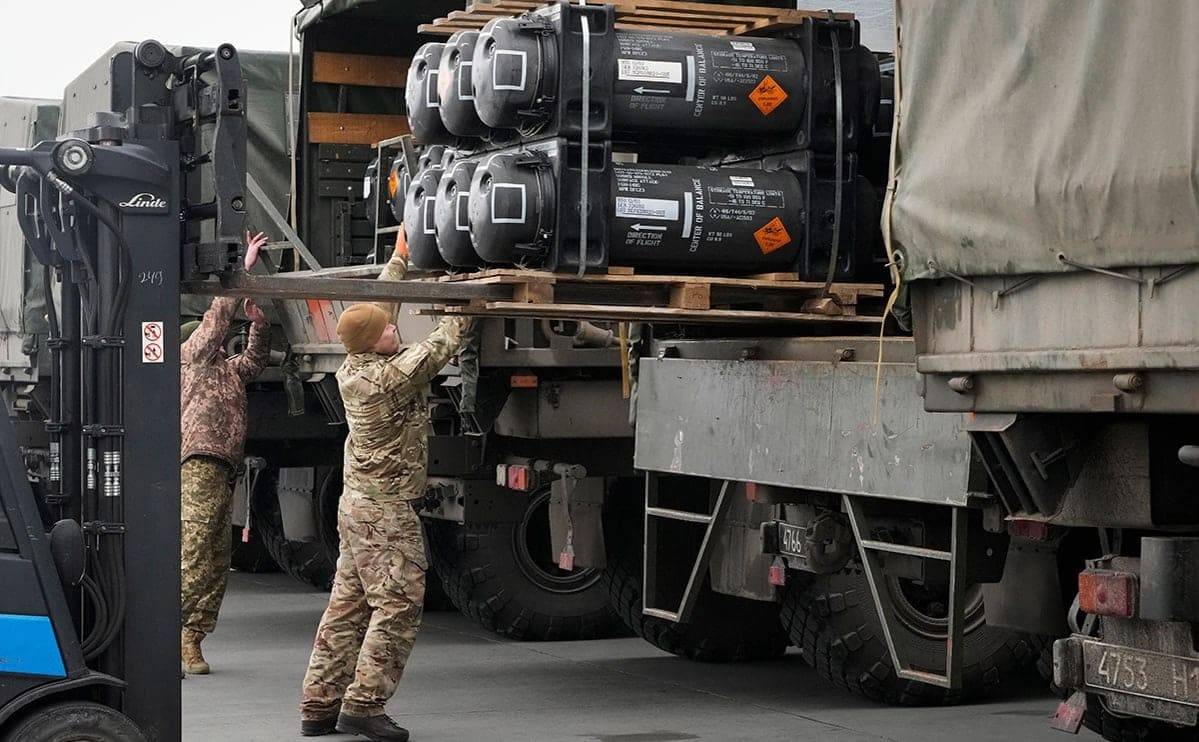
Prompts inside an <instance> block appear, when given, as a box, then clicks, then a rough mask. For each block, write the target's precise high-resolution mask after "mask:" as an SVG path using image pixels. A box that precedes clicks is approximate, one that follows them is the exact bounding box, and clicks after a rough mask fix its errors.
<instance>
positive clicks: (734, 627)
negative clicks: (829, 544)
mask: <svg viewBox="0 0 1199 742" xmlns="http://www.w3.org/2000/svg"><path fill="white" fill-rule="evenodd" d="M611 541H612V542H613V548H612V549H610V550H609V552H608V569H606V570H605V571H604V581H605V583H606V584H607V588H608V599H609V600H610V601H611V604H612V608H613V610H615V611H616V614H617V615H618V616H620V619H621V620H622V621H624V623H625V625H626V626H628V627H629V628H630V629H632V631H633V633H634V634H636V635H637V636H640V637H641V638H642V639H645V640H646V641H647V642H649V643H650V644H652V645H654V646H655V647H657V648H658V649H661V650H662V651H664V652H670V653H671V654H675V655H678V656H680V657H686V658H687V659H690V660H696V661H698V662H741V661H755V660H770V659H776V658H778V657H781V656H783V653H784V652H786V651H787V646H788V644H789V643H790V642H789V641H788V638H787V632H786V631H784V630H783V627H782V624H781V623H780V622H779V604H778V603H766V602H763V601H758V600H749V599H747V598H738V597H734V596H732V595H723V594H721V593H718V592H716V591H714V590H712V587H711V584H710V581H709V579H708V578H705V579H704V582H703V586H702V587H701V588H700V594H699V595H698V596H697V597H696V601H695V607H694V609H693V610H692V613H691V620H690V621H688V622H687V623H674V622H671V621H666V620H663V619H661V618H655V617H652V616H646V615H645V614H644V613H642V610H641V609H642V595H643V590H642V584H641V548H640V546H639V545H637V546H636V547H634V546H633V545H632V544H630V542H629V541H628V540H616V539H612V540H611Z"/></svg>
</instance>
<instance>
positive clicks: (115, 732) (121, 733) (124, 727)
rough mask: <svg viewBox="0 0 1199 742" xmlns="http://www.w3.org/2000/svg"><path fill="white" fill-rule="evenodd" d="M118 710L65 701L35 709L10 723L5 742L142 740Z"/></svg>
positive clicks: (93, 704)
mask: <svg viewBox="0 0 1199 742" xmlns="http://www.w3.org/2000/svg"><path fill="white" fill-rule="evenodd" d="M145 740H146V737H145V735H143V734H142V732H141V730H140V729H138V727H137V725H136V724H134V723H133V721H132V720H131V719H130V718H129V717H127V716H125V715H124V714H122V713H121V712H119V711H117V710H115V709H111V708H109V707H108V706H102V705H100V704H98V703H91V702H89V701H67V702H63V703H56V704H54V705H51V706H46V707H44V708H40V709H37V710H35V711H32V712H30V713H29V714H27V715H25V716H24V717H23V718H21V719H20V721H18V722H16V723H15V724H14V725H13V726H11V727H10V728H9V730H8V732H7V733H5V735H4V742H145Z"/></svg>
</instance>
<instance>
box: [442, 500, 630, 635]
mask: <svg viewBox="0 0 1199 742" xmlns="http://www.w3.org/2000/svg"><path fill="white" fill-rule="evenodd" d="M543 494H544V493H543ZM539 502H540V503H542V504H544V503H543V496H542V494H539V495H536V496H534V497H532V498H530V503H531V507H530V510H531V511H534V510H536V504H537V503H539ZM426 525H427V526H428V527H427V529H426V533H427V534H428V537H429V554H430V557H431V559H432V564H433V567H434V570H435V571H436V572H437V574H438V575H439V576H440V577H441V581H442V584H443V585H444V587H445V591H446V594H447V595H449V597H450V600H451V601H453V603H454V605H455V606H457V607H458V610H460V611H462V613H464V614H465V615H467V616H468V617H470V618H472V619H474V620H475V621H477V622H478V623H479V624H480V625H481V626H483V627H484V628H486V629H489V630H491V631H494V632H496V633H497V634H500V635H502V636H507V637H511V638H513V639H523V640H531V641H566V640H572V639H598V638H601V637H606V636H610V635H612V634H613V633H614V632H615V631H616V630H617V629H618V628H619V627H620V621H619V620H618V619H617V618H616V616H615V615H613V613H612V610H611V609H610V608H609V607H608V594H607V591H606V590H605V589H604V584H603V580H602V579H601V575H600V573H599V572H598V571H592V570H589V571H585V572H581V573H580V574H578V575H577V576H574V577H571V578H566V577H564V576H562V575H555V574H553V573H552V572H549V571H548V569H547V568H545V567H544V565H541V566H540V568H539V566H538V565H535V564H531V563H530V559H529V554H528V552H527V551H525V552H523V553H522V546H521V540H522V534H521V532H522V528H521V526H520V524H517V523H467V524H465V525H459V524H457V523H451V522H448V521H428V522H427V524H426ZM547 530H548V529H547ZM547 535H548V534H547ZM555 580H557V582H555Z"/></svg>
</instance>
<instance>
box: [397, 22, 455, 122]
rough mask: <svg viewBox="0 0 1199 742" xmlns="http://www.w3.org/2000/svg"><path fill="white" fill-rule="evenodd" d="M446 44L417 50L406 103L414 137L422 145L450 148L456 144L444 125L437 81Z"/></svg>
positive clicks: (411, 69)
mask: <svg viewBox="0 0 1199 742" xmlns="http://www.w3.org/2000/svg"><path fill="white" fill-rule="evenodd" d="M444 49H445V44H425V45H424V46H422V47H421V48H419V49H417V50H416V54H415V55H413V57H412V65H411V66H410V67H409V68H408V82H407V83H406V85H405V89H404V102H405V104H406V106H407V111H408V126H409V128H411V129H412V136H414V137H415V138H416V141H418V142H420V143H422V144H449V143H451V142H453V141H454V135H453V134H450V132H449V131H448V130H446V128H445V124H444V123H442V121H441V111H440V108H441V100H440V99H439V98H438V96H437V78H438V76H439V70H440V66H441V54H442V51H443V50H444Z"/></svg>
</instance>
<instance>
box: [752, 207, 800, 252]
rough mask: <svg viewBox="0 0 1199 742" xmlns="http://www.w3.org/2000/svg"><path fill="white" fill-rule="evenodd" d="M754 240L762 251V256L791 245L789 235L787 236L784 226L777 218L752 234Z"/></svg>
mask: <svg viewBox="0 0 1199 742" xmlns="http://www.w3.org/2000/svg"><path fill="white" fill-rule="evenodd" d="M754 239H755V240H757V241H758V247H759V248H761V249H762V254H763V255H769V254H770V253H772V252H774V251H775V250H778V249H779V248H781V247H784V246H786V245H788V244H790V243H791V235H789V234H787V227H786V225H784V224H783V220H782V219H780V218H778V217H777V216H776V217H775V218H773V219H771V220H770V221H768V222H766V226H764V227H762V228H761V229H759V230H758V231H756V232H754Z"/></svg>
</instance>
